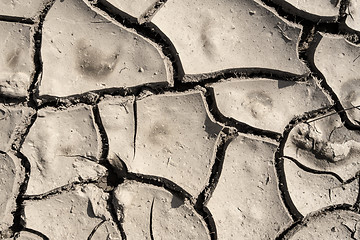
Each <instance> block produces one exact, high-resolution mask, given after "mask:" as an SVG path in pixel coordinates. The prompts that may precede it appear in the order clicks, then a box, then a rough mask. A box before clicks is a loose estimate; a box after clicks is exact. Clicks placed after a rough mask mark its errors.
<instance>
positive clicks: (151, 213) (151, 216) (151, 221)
mask: <svg viewBox="0 0 360 240" xmlns="http://www.w3.org/2000/svg"><path fill="white" fill-rule="evenodd" d="M154 203H155V197H154V198H153V200H152V202H151V207H150V224H149V228H150V229H149V230H150V239H151V240H154V233H153V214H154Z"/></svg>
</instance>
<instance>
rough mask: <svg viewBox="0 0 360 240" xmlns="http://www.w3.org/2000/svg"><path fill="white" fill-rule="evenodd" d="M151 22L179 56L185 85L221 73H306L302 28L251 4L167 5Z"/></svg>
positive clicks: (187, 1)
mask: <svg viewBox="0 0 360 240" xmlns="http://www.w3.org/2000/svg"><path fill="white" fill-rule="evenodd" d="M189 16H191V17H189ZM152 22H153V23H154V24H155V25H156V26H157V27H159V29H160V30H161V31H162V32H163V33H164V34H165V35H166V36H167V37H168V38H169V39H170V40H171V42H172V43H173V45H174V47H175V49H176V51H177V52H178V53H179V57H180V60H181V63H182V66H183V70H184V72H185V80H186V81H196V78H197V76H194V74H210V75H211V73H216V72H219V71H223V70H226V69H245V70H246V69H250V68H254V69H255V70H260V69H263V70H265V71H270V72H277V73H282V74H285V75H297V76H299V75H301V76H302V75H307V74H308V73H309V70H308V68H307V67H306V66H305V64H304V63H303V62H301V61H300V60H299V57H298V42H299V39H300V34H301V26H299V25H295V24H292V23H290V22H288V21H286V20H284V19H282V18H280V17H279V16H277V15H276V14H275V13H274V12H273V11H272V10H269V9H267V8H265V7H264V6H263V5H261V4H259V3H257V2H256V1H253V0H242V1H230V0H221V1H218V0H199V1H192V0H183V1H168V2H166V4H165V5H164V6H163V7H162V8H161V9H160V10H159V12H158V13H157V14H156V15H155V16H154V18H153V19H152ZM174 26H176V27H174Z"/></svg>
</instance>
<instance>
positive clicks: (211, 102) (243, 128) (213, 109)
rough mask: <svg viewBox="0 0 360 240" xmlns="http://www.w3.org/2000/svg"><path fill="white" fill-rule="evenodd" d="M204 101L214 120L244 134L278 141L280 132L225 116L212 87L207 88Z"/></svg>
mask: <svg viewBox="0 0 360 240" xmlns="http://www.w3.org/2000/svg"><path fill="white" fill-rule="evenodd" d="M206 102H207V104H208V106H209V110H210V113H211V114H212V115H213V116H214V118H215V120H216V121H218V122H220V123H223V124H225V126H228V127H234V128H235V129H236V130H237V131H238V132H241V133H245V134H253V135H256V136H261V137H266V138H270V139H273V140H275V141H280V139H281V134H280V133H277V132H273V131H269V130H263V129H260V128H255V127H252V126H250V125H248V124H246V123H243V122H239V121H237V120H235V119H233V118H231V117H225V116H224V115H223V114H222V113H221V112H220V110H219V109H218V107H217V104H216V99H215V93H214V91H213V89H210V88H207V93H206Z"/></svg>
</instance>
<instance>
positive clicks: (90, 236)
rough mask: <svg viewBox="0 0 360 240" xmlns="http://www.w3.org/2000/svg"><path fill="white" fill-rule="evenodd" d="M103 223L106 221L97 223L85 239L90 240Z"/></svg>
mask: <svg viewBox="0 0 360 240" xmlns="http://www.w3.org/2000/svg"><path fill="white" fill-rule="evenodd" d="M104 222H106V220H102V221H101V222H99V223H98V224H96V226H95V227H94V229H93V230H92V231H91V233H90V234H89V237H88V238H87V240H91V239H92V238H93V236H94V234H95V232H96V230H98V228H99V227H100V226H101V225H103V224H104Z"/></svg>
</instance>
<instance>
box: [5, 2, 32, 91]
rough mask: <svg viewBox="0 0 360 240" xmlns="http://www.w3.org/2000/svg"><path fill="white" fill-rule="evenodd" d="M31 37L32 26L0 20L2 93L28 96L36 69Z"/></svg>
mask: <svg viewBox="0 0 360 240" xmlns="http://www.w3.org/2000/svg"><path fill="white" fill-rule="evenodd" d="M0 9H1V7H0ZM31 38H32V36H31V29H30V26H28V25H25V24H20V23H12V22H3V21H0V42H1V45H0V95H7V96H10V97H25V96H27V94H28V92H27V90H28V88H29V86H30V84H31V78H32V74H33V72H34V71H35V67H34V63H33V46H32V43H31V40H30V39H31Z"/></svg>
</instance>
